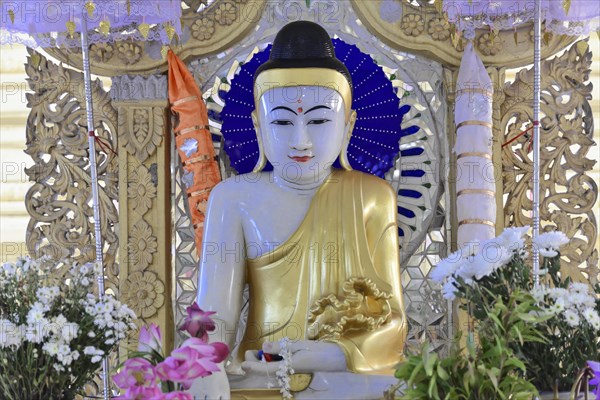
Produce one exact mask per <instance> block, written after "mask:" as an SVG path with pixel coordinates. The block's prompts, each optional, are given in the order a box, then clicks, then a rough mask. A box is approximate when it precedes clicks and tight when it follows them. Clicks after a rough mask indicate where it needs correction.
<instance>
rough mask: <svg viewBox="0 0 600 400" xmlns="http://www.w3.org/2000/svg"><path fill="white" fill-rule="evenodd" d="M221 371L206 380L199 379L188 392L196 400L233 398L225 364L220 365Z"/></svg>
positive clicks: (205, 378)
mask: <svg viewBox="0 0 600 400" xmlns="http://www.w3.org/2000/svg"><path fill="white" fill-rule="evenodd" d="M219 368H220V369H221V370H220V371H217V372H213V374H212V375H209V376H207V377H204V378H198V379H196V380H195V381H194V383H193V384H192V387H191V388H190V389H189V390H188V392H190V393H191V394H192V395H193V396H194V399H202V400H227V399H229V398H230V397H231V393H230V390H229V381H228V380H227V374H226V373H225V367H224V366H223V363H220V364H219Z"/></svg>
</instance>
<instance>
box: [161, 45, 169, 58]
mask: <svg viewBox="0 0 600 400" xmlns="http://www.w3.org/2000/svg"><path fill="white" fill-rule="evenodd" d="M168 52H169V46H163V47H161V48H160V54H161V55H162V58H163V60H166V59H167V53H168Z"/></svg>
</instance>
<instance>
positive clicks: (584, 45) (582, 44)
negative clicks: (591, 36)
mask: <svg viewBox="0 0 600 400" xmlns="http://www.w3.org/2000/svg"><path fill="white" fill-rule="evenodd" d="M588 47H589V45H588V42H587V41H585V40H581V41H579V42H577V53H579V55H580V56H582V55H584V54H585V52H586V51H587V49H588Z"/></svg>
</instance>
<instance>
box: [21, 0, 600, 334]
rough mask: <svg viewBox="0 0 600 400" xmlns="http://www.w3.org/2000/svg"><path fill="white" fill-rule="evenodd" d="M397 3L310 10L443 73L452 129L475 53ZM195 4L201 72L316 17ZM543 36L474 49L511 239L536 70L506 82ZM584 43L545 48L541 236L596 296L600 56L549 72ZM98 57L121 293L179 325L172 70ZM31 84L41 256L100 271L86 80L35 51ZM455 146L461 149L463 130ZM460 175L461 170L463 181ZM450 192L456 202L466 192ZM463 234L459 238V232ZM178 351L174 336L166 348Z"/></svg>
mask: <svg viewBox="0 0 600 400" xmlns="http://www.w3.org/2000/svg"><path fill="white" fill-rule="evenodd" d="M397 1H398V2H400V3H401V4H402V8H403V9H402V15H401V16H400V17H399V18H398V20H396V21H391V22H390V21H387V20H384V19H382V17H381V16H380V14H379V7H380V5H381V1H379V0H378V1H361V0H350V1H348V2H332V1H313V2H312V3H313V4H312V6H311V7H313V8H311V10H313V11H314V10H315V8H314V7H317V8H316V10H323V11H322V14H321V16H323V15H325V16H326V15H327V12H328V8H327V7H340V6H343V7H352V8H353V9H354V11H355V12H356V14H357V15H358V16H359V18H360V21H361V23H362V24H364V26H366V27H367V29H368V30H369V31H370V32H371V33H372V34H373V35H375V36H377V37H378V38H379V39H380V40H381V41H383V42H385V43H387V44H388V45H389V46H390V47H392V48H395V49H398V50H401V51H404V52H406V53H410V54H417V55H421V56H424V57H427V58H430V59H434V60H436V61H438V62H440V63H441V64H442V65H443V66H444V78H445V88H446V95H447V98H446V100H447V104H448V106H449V109H448V115H449V116H451V115H452V114H453V100H454V93H453V88H454V82H455V79H456V72H457V66H458V65H459V63H460V58H461V53H462V49H463V45H464V43H463V41H462V39H460V40H456V37H454V38H453V37H452V34H451V32H450V31H449V30H448V26H447V23H446V22H444V20H443V18H441V16H440V15H439V14H438V12H437V10H436V9H435V8H434V7H433V6H431V5H429V2H427V1H425V0H418V1H417V0H413V1H411V2H410V3H409V2H407V1H404V0H397ZM183 3H184V4H185V6H186V7H188V8H187V9H186V10H185V12H184V16H183V18H182V25H183V34H182V37H181V38H180V42H179V44H178V45H177V46H176V50H177V53H178V55H179V56H180V57H182V58H183V59H184V60H186V61H188V62H189V61H192V60H195V59H196V60H197V59H202V58H203V57H206V56H208V55H212V54H217V53H220V52H223V51H226V50H227V49H229V48H231V47H232V46H235V45H236V44H237V43H240V42H241V41H242V39H243V38H244V37H245V36H246V35H247V33H248V32H250V30H252V29H253V27H254V25H255V23H256V21H257V19H259V18H260V17H261V16H263V15H266V16H267V17H269V15H271V13H276V12H281V10H282V9H283V8H285V7H288V8H289V9H290V10H291V9H295V8H296V7H306V2H305V1H304V0H302V1H299V0H295V1H276V2H267V1H266V0H235V1H233V0H216V1H214V2H212V3H211V4H210V5H208V6H206V5H205V4H203V2H202V1H201V0H186V1H184V2H183ZM332 4H333V5H332ZM531 30H532V26H531V25H523V26H521V27H519V28H517V30H516V31H500V32H489V31H485V32H484V31H479V32H477V36H476V38H475V43H476V47H477V49H478V50H479V52H480V54H481V56H482V59H483V61H484V63H485V64H486V65H487V66H488V67H489V68H488V71H489V73H490V75H491V76H492V79H493V81H494V85H495V89H496V90H495V92H496V93H495V96H494V146H495V147H494V164H495V166H496V168H497V171H499V173H500V174H501V176H502V178H501V179H497V180H496V185H497V193H498V196H497V202H498V205H499V207H498V210H499V211H498V221H499V222H498V230H499V231H500V230H502V228H503V227H504V226H505V225H509V224H513V223H514V224H517V225H523V224H527V223H530V216H529V214H528V210H530V209H531V202H530V201H529V198H528V190H529V189H530V188H529V185H530V181H531V179H530V176H531V155H530V154H529V153H528V152H527V151H526V147H527V143H526V140H527V139H526V138H525V137H523V138H521V140H518V141H516V142H514V143H512V144H511V145H510V146H505V147H503V146H502V144H503V143H505V142H506V141H508V140H509V139H511V138H513V137H514V136H515V135H516V134H517V133H518V132H519V131H520V130H522V129H523V128H524V127H525V126H526V125H527V123H528V121H529V120H530V119H531V106H530V104H531V102H530V100H531V82H532V72H531V70H530V69H523V70H521V72H519V73H518V75H517V78H516V80H515V81H514V82H505V73H506V69H507V68H514V67H523V66H525V65H527V64H530V62H531V61H530V60H531V57H532V54H533V45H532V40H531ZM574 41H575V38H572V37H566V36H556V35H546V37H545V44H544V45H543V49H542V57H543V58H545V59H546V61H544V63H543V73H542V76H543V77H544V79H543V82H542V87H543V95H542V98H543V103H544V104H543V106H542V110H543V112H544V114H545V117H544V119H543V120H542V125H543V132H544V137H543V138H542V146H543V147H545V148H546V149H547V150H545V151H543V152H542V164H543V165H542V168H543V171H544V176H545V178H544V179H543V180H542V193H546V195H545V200H544V201H543V202H542V213H541V215H542V218H543V223H542V226H546V227H550V228H551V227H556V228H558V229H560V230H563V231H564V232H566V233H567V234H568V235H569V236H574V237H575V240H574V241H573V242H571V244H570V245H569V247H568V248H567V249H566V250H565V251H564V255H565V258H566V261H567V269H566V270H567V271H568V273H569V274H570V275H572V276H573V277H574V278H575V279H578V280H582V279H589V280H590V281H591V282H592V283H596V282H598V279H599V278H600V277H599V271H598V251H597V249H594V246H595V243H596V241H597V237H596V235H597V221H596V220H595V218H594V215H593V212H592V207H593V206H594V205H595V204H596V201H597V196H598V188H597V184H596V183H595V182H593V181H592V180H591V179H590V178H589V176H588V175H587V174H586V173H587V172H588V171H590V170H591V168H592V166H593V164H594V161H592V160H590V159H588V158H586V154H587V152H588V150H589V148H590V146H592V145H593V144H594V143H593V136H592V134H593V129H592V125H593V123H592V115H591V108H590V104H589V100H590V99H591V84H590V83H588V80H589V68H590V64H591V53H590V52H589V49H588V48H587V46H586V44H585V42H579V43H578V44H577V46H573V47H571V48H570V49H569V50H568V51H566V52H565V53H564V54H562V55H561V56H559V57H557V58H554V59H551V60H550V59H549V57H551V56H553V55H556V54H558V53H559V52H561V51H562V50H564V49H565V48H567V46H569V45H570V44H572V43H574ZM582 43H583V44H582ZM46 51H47V52H48V53H49V54H50V55H52V56H54V57H56V58H57V59H58V60H60V61H61V62H64V63H67V64H69V65H71V66H73V67H74V68H79V66H80V65H81V54H80V53H77V52H72V51H67V50H65V49H46ZM91 54H92V70H93V72H94V73H95V74H98V75H103V76H110V77H114V78H113V89H112V90H111V94H112V96H113V99H112V102H111V101H110V100H109V99H108V97H107V93H106V92H105V91H104V90H103V89H102V88H101V85H100V84H99V83H96V84H95V86H94V104H95V105H96V107H97V110H96V112H95V113H96V127H97V129H99V132H100V134H101V136H103V137H105V138H106V139H107V140H108V141H109V142H110V143H111V144H112V145H113V146H114V147H115V148H116V149H117V150H118V158H117V157H114V156H113V155H111V154H109V155H107V156H106V157H103V158H101V159H100V160H99V162H100V179H101V181H102V182H104V186H103V189H102V200H103V201H102V214H103V224H104V225H103V234H104V235H105V239H106V244H105V248H106V252H107V254H108V255H109V257H107V258H106V259H107V263H108V266H109V272H108V275H109V281H110V284H109V287H110V288H111V290H113V291H115V292H118V291H120V293H121V296H122V297H123V298H124V299H125V300H126V301H127V302H129V303H130V304H131V305H132V306H133V307H134V308H135V309H136V311H137V312H138V314H139V315H140V316H141V317H142V320H143V321H144V322H150V321H153V322H157V323H159V324H161V325H163V326H166V325H169V324H173V297H172V295H171V293H172V291H173V286H174V285H175V284H176V283H175V282H174V277H173V271H172V266H171V259H172V257H171V256H172V252H173V251H174V248H173V245H172V240H171V239H172V238H171V230H170V224H171V198H172V197H171V191H172V190H173V189H172V185H171V176H172V174H173V172H172V167H171V162H170V157H171V153H170V147H169V146H170V143H169V132H170V131H169V129H170V128H169V127H170V123H169V116H168V114H167V113H166V109H167V100H166V97H165V96H166V87H165V84H166V83H165V79H164V77H162V78H161V77H158V76H156V75H155V74H160V73H163V72H164V71H165V70H166V61H165V60H163V59H162V58H161V54H160V49H159V48H156V47H152V46H151V45H148V44H145V43H136V42H126V43H119V44H113V43H108V44H103V45H93V46H92V47H91ZM27 74H28V76H29V82H30V86H31V89H32V90H33V92H34V93H33V94H31V95H30V96H29V97H28V106H29V107H30V108H31V109H32V111H31V114H30V117H29V119H28V122H27V140H28V142H27V152H28V153H29V154H30V155H31V156H32V158H33V159H34V160H35V162H36V165H35V166H34V167H32V168H31V169H30V170H28V174H29V176H30V179H31V180H32V181H34V182H35V183H34V185H33V186H32V188H31V190H30V191H29V193H28V194H27V197H26V203H27V207H28V211H29V213H30V215H31V222H30V224H29V227H28V235H27V244H28V249H29V251H30V252H31V253H33V254H40V253H45V254H50V255H52V256H55V257H63V256H69V255H70V256H77V257H79V258H80V259H81V260H87V259H90V260H91V259H93V254H91V252H92V251H93V250H92V251H90V248H92V247H90V242H91V235H92V232H93V229H92V227H91V226H90V221H91V209H90V207H89V201H90V193H89V182H88V180H87V171H86V165H87V164H86V162H85V157H86V154H87V153H86V152H87V150H86V144H85V143H84V142H82V141H81V140H79V139H78V138H79V137H85V126H84V121H83V117H82V116H83V107H84V102H83V99H82V95H83V86H82V85H81V82H82V76H81V74H80V73H78V72H76V71H73V70H68V69H65V68H63V67H62V66H58V65H56V64H54V63H52V62H51V61H48V60H46V59H45V58H44V57H42V56H41V55H40V54H38V53H35V52H32V53H31V56H30V58H29V59H28V64H27ZM82 132H83V134H82ZM447 138H448V143H449V149H451V148H452V146H453V143H454V124H453V122H452V118H449V121H448V125H447ZM117 139H118V140H117ZM451 165H452V163H451ZM452 174H453V172H452V171H450V178H452ZM499 176H500V175H499ZM451 181H452V180H451V179H449V182H451ZM119 189H120V190H119ZM447 190H448V191H449V192H450V196H449V199H450V200H451V199H452V198H453V196H452V194H453V192H452V191H453V188H452V187H451V186H450V187H448V188H447ZM505 195H506V196H505ZM504 197H506V198H504ZM543 197H544V196H543ZM450 203H451V201H450ZM453 207H454V205H453V204H446V210H447V211H449V217H450V218H452V217H453V216H454V215H455V213H454V212H453ZM117 209H118V213H117ZM450 222H451V224H452V228H453V229H455V228H456V221H455V220H452V219H451V220H450ZM452 236H453V237H455V235H452ZM119 238H120V239H121V240H120V241H119V240H118V239H119ZM117 247H118V249H119V252H118V260H116V259H115V257H116V255H117ZM171 339H172V336H169V334H168V335H167V337H166V340H167V341H171Z"/></svg>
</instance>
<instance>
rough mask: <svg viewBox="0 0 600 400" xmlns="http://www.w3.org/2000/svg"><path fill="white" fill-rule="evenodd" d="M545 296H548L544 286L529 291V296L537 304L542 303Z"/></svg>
mask: <svg viewBox="0 0 600 400" xmlns="http://www.w3.org/2000/svg"><path fill="white" fill-rule="evenodd" d="M546 294H548V290H547V289H546V287H545V286H542V285H539V286H537V287H534V288H533V289H532V290H531V295H532V296H533V298H534V299H535V301H536V302H537V303H541V302H542V301H544V297H546Z"/></svg>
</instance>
